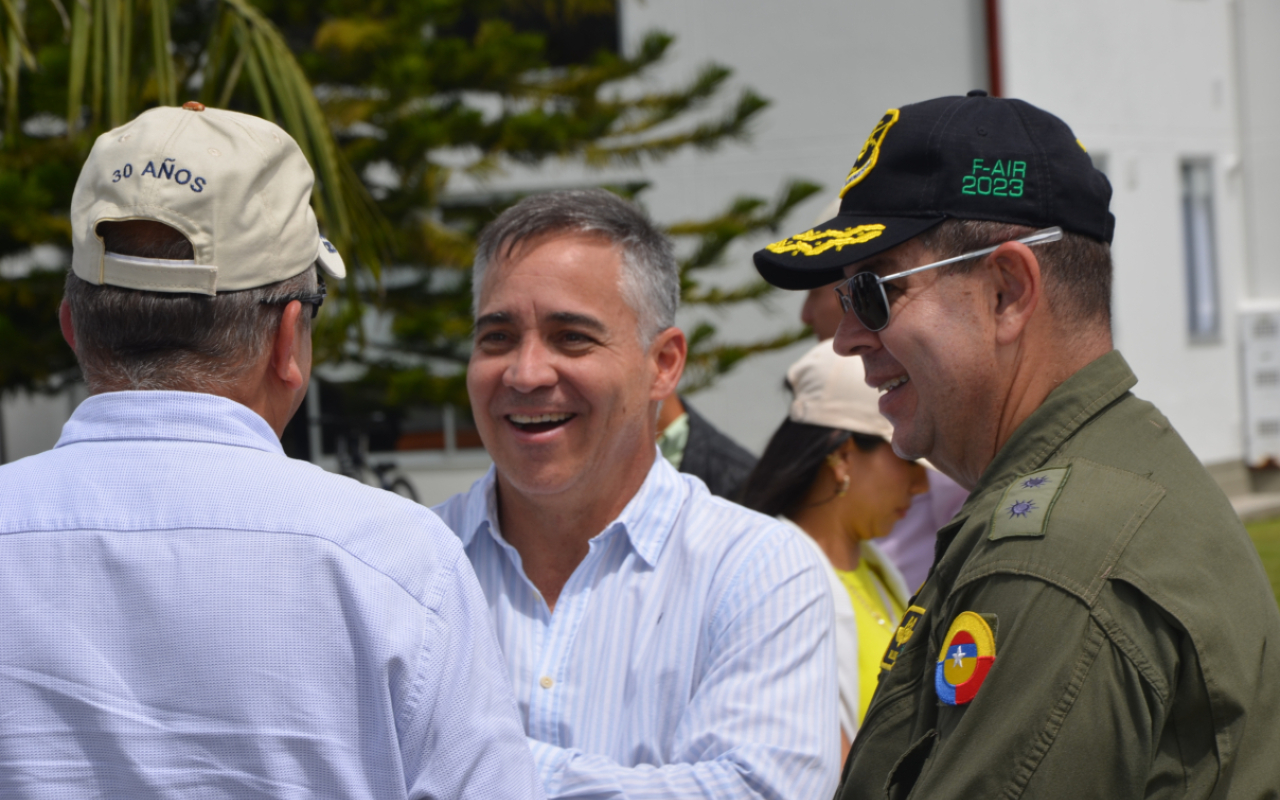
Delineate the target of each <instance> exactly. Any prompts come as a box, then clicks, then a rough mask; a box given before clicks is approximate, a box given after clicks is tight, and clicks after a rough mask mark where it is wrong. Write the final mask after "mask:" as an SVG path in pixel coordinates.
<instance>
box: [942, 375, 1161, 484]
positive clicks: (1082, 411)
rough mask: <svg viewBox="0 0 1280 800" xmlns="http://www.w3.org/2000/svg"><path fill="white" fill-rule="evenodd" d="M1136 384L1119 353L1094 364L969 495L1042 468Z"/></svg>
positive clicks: (1052, 396)
mask: <svg viewBox="0 0 1280 800" xmlns="http://www.w3.org/2000/svg"><path fill="white" fill-rule="evenodd" d="M1137 382H1138V378H1137V376H1135V375H1134V374H1133V370H1131V369H1129V364H1128V362H1126V361H1125V360H1124V356H1122V355H1120V351H1119V350H1112V351H1111V352H1109V353H1107V354H1106V355H1104V356H1101V357H1099V358H1097V359H1094V360H1093V361H1091V362H1090V363H1089V364H1087V365H1086V366H1085V367H1084V368H1083V369H1081V370H1080V371H1079V372H1077V373H1076V374H1074V375H1072V376H1071V377H1070V378H1067V379H1066V380H1065V381H1063V382H1062V384H1061V385H1060V386H1058V388H1056V389H1054V390H1053V391H1052V392H1050V393H1049V396H1048V397H1046V398H1045V400H1044V402H1043V403H1041V404H1040V407H1039V408H1037V409H1036V410H1035V411H1033V412H1032V413H1031V416H1029V417H1027V418H1026V419H1025V420H1023V422H1022V424H1021V425H1019V426H1018V429H1017V430H1015V431H1014V432H1013V435H1012V436H1010V437H1009V441H1007V442H1005V443H1004V447H1002V448H1000V452H998V453H996V457H995V458H994V459H992V461H991V463H990V464H988V465H987V469H986V471H985V472H983V473H982V477H981V478H979V479H978V485H977V486H975V487H974V489H973V492H972V493H971V494H970V497H971V498H978V497H981V496H982V495H983V494H985V493H986V492H987V491H988V490H990V489H993V488H1001V489H1003V488H1004V487H1005V486H1006V485H1008V484H1009V483H1010V482H1011V481H1013V479H1014V478H1016V477H1018V476H1019V475H1025V474H1026V473H1028V472H1033V471H1034V470H1036V469H1038V468H1039V467H1040V466H1041V465H1042V464H1044V462H1045V461H1047V460H1048V458H1049V457H1050V456H1051V455H1053V453H1055V452H1056V451H1057V450H1058V448H1060V447H1062V444H1063V442H1065V441H1067V440H1068V439H1070V438H1071V437H1072V436H1073V435H1074V434H1075V432H1076V431H1078V430H1080V428H1082V427H1084V424H1085V423H1086V422H1088V421H1089V420H1090V419H1093V417H1095V416H1096V415H1097V414H1098V412H1100V411H1102V409H1104V408H1106V407H1107V406H1109V405H1111V404H1112V403H1114V402H1115V401H1116V400H1117V399H1119V398H1121V397H1123V396H1124V395H1125V394H1126V393H1127V392H1128V391H1129V390H1130V389H1132V388H1133V386H1134V384H1136V383H1137ZM966 505H968V503H966Z"/></svg>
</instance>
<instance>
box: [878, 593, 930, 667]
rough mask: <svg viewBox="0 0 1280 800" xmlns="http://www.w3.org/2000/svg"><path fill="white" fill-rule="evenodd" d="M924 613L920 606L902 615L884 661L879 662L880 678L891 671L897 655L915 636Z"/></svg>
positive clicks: (909, 609) (885, 653)
mask: <svg viewBox="0 0 1280 800" xmlns="http://www.w3.org/2000/svg"><path fill="white" fill-rule="evenodd" d="M925 613H926V611H925V609H923V608H921V607H920V606H912V607H911V608H908V609H907V613H905V614H903V615H902V622H900V623H898V629H897V630H896V631H894V632H893V638H892V639H890V640H889V649H887V650H885V651H884V659H883V660H881V662H880V677H884V674H885V673H886V672H888V671H889V670H891V669H893V665H894V662H896V661H897V660H898V654H899V653H901V652H902V648H904V647H906V646H907V642H909V641H911V637H912V636H914V635H915V633H916V626H917V625H919V624H920V620H921V619H923V618H924V615H925Z"/></svg>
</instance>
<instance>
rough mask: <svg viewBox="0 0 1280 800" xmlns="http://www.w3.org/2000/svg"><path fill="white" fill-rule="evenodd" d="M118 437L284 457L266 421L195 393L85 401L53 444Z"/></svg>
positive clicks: (142, 394) (116, 396)
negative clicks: (219, 446) (216, 446)
mask: <svg viewBox="0 0 1280 800" xmlns="http://www.w3.org/2000/svg"><path fill="white" fill-rule="evenodd" d="M122 440H140V441H181V442H208V443H211V444H224V445H230V446H232V447H248V448H252V449H254V450H264V451H266V452H268V453H277V454H279V455H284V448H283V447H282V446H281V445H280V439H279V437H277V436H276V434H275V431H273V430H271V426H270V425H268V424H267V421H266V420H265V419H263V418H262V417H260V416H258V414H257V413H256V412H254V411H252V410H251V409H249V408H248V407H247V406H243V405H241V404H239V403H237V402H236V401H234V400H229V399H227V398H225V397H218V396H217V395H212V394H202V393H199V392H168V391H141V392H139V391H128V392H105V393H103V394H96V395H93V396H92V397H89V398H87V399H85V401H84V402H82V403H81V404H80V405H79V406H78V407H77V408H76V410H75V413H73V414H72V415H71V419H69V420H67V423H66V424H65V425H63V426H62V436H61V437H60V438H59V439H58V443H57V444H56V445H55V447H66V446H67V445H72V444H77V443H79V442H106V441H122Z"/></svg>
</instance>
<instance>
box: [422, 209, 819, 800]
mask: <svg viewBox="0 0 1280 800" xmlns="http://www.w3.org/2000/svg"><path fill="white" fill-rule="evenodd" d="M472 280H473V287H474V296H475V297H476V309H475V311H476V323H475V348H474V351H473V354H472V357H471V363H470V367H469V369H468V371H467V388H468V391H469V393H470V397H471V405H472V409H473V411H474V413H475V419H476V427H477V428H478V429H479V431H480V435H481V438H482V439H483V440H484V444H485V447H486V448H487V449H488V450H489V453H490V454H491V455H492V457H493V460H494V468H493V469H491V470H490V472H489V474H488V475H487V476H485V477H484V478H483V479H481V480H480V481H478V482H477V483H476V484H475V485H474V486H472V488H471V489H470V491H468V492H465V493H463V494H460V495H457V496H455V497H453V498H451V499H450V500H448V501H447V502H445V503H444V504H442V505H441V506H439V507H438V508H437V509H436V511H437V512H438V513H439V514H440V516H441V517H442V518H443V519H444V520H445V522H446V523H447V524H448V525H449V526H450V527H451V528H452V529H453V530H454V531H455V532H456V533H457V534H458V536H459V538H460V539H461V540H462V544H463V546H464V548H465V549H466V553H467V556H468V557H469V558H470V559H471V563H472V565H473V566H474V567H475V570H476V573H477V575H478V577H479V579H480V584H481V586H482V587H483V589H484V592H485V595H486V597H487V599H488V603H489V608H490V611H491V613H492V616H493V620H494V623H495V625H496V627H497V631H498V637H499V641H500V643H501V645H502V650H503V653H504V655H505V657H506V660H507V665H508V668H509V670H510V673H511V677H512V680H513V682H514V685H515V693H516V698H517V702H518V704H519V707H520V713H521V715H522V717H523V721H524V724H525V731H526V733H527V734H528V737H529V744H530V746H531V748H532V749H533V754H534V760H535V762H536V764H537V767H538V769H539V771H540V773H541V777H542V780H543V785H544V788H545V789H546V791H547V794H548V796H551V797H570V796H571V797H575V798H584V797H646V798H649V797H652V798H660V797H673V798H674V797H680V798H689V797H711V796H716V797H769V798H804V797H827V796H830V794H831V792H832V791H833V789H834V787H835V782H836V777H837V770H838V767H839V763H838V762H839V755H838V752H837V746H838V743H839V733H838V730H837V724H838V723H837V700H836V681H835V655H834V646H833V643H832V635H831V615H832V610H831V600H830V595H829V592H828V590H827V587H826V584H825V583H824V580H825V579H824V577H823V574H822V572H821V568H820V566H819V564H818V563H817V562H816V560H815V559H814V558H813V556H812V554H811V553H810V552H809V550H808V549H807V548H806V547H805V546H804V544H803V543H802V542H799V541H798V540H796V539H795V537H794V536H792V535H790V534H789V532H788V531H787V530H786V529H784V528H783V527H782V526H781V525H780V524H778V523H777V522H775V521H774V520H771V519H769V518H767V517H763V516H760V515H758V514H755V513H753V512H750V511H747V510H746V509H744V508H742V507H740V506H737V505H735V504H733V503H729V502H727V501H725V500H722V499H719V498H716V497H713V496H712V495H711V494H710V493H709V492H708V491H707V489H706V486H705V485H704V484H703V483H702V482H701V481H699V480H697V479H696V478H692V477H689V476H686V475H681V474H680V473H678V472H676V470H675V469H673V468H672V467H671V465H670V464H668V463H667V461H666V460H665V459H663V458H662V457H660V456H659V454H658V451H657V448H656V447H655V445H654V440H655V437H656V433H657V430H656V428H657V412H658V407H659V405H660V404H661V402H662V400H663V398H665V397H666V396H668V395H669V394H670V393H671V392H673V391H674V390H675V388H676V384H677V382H678V381H679V379H680V374H681V371H682V369H683V367H684V360H685V352H686V346H687V345H686V341H685V337H684V334H683V333H682V332H681V331H680V330H679V329H678V328H676V327H674V323H675V311H676V307H677V305H678V302H679V270H678V267H677V265H676V262H675V258H674V256H673V253H672V248H671V245H670V243H669V242H668V241H667V240H666V239H665V238H664V237H663V236H662V234H661V233H659V232H658V231H657V230H656V229H655V228H654V227H653V225H652V224H651V223H650V222H649V221H648V220H647V219H646V218H645V217H644V215H643V214H641V213H640V212H639V211H638V210H637V209H636V208H635V207H633V206H632V205H631V204H629V203H627V202H625V201H623V200H620V199H618V198H617V197H615V196H613V195H611V194H609V193H607V192H604V191H602V190H592V191H571V192H560V193H554V194H547V195H539V196H534V197H530V198H527V199H526V200H524V201H522V202H521V203H519V204H517V205H516V206H514V207H513V208H511V209H509V210H508V211H507V212H505V213H504V214H502V215H501V216H500V217H499V218H498V219H497V220H495V221H494V223H493V224H492V225H490V226H489V227H488V228H487V229H486V230H485V232H484V233H483V234H482V235H481V238H480V243H479V247H478V251H477V254H476V263H475V270H474V273H473V278H472Z"/></svg>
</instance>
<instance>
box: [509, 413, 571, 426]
mask: <svg viewBox="0 0 1280 800" xmlns="http://www.w3.org/2000/svg"><path fill="white" fill-rule="evenodd" d="M572 416H573V415H572V414H538V415H536V416H532V417H531V416H527V415H525V414H508V415H507V419H509V420H511V421H512V422H514V423H515V424H517V425H533V424H535V423H538V422H564V421H565V420H566V419H568V418H569V417H572Z"/></svg>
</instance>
